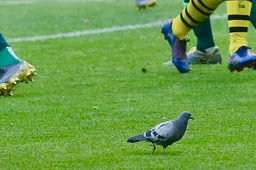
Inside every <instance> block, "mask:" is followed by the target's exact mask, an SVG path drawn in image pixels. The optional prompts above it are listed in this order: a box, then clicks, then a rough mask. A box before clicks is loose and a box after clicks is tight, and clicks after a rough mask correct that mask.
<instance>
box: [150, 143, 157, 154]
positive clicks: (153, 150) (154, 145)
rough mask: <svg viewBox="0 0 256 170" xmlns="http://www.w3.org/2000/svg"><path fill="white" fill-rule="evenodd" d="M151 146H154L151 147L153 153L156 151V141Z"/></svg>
mask: <svg viewBox="0 0 256 170" xmlns="http://www.w3.org/2000/svg"><path fill="white" fill-rule="evenodd" d="M151 146H153V148H152V149H151V152H152V153H153V152H155V150H156V144H155V143H152V145H151Z"/></svg>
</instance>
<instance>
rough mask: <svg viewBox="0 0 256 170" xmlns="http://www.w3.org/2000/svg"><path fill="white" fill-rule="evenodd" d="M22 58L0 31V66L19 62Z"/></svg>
mask: <svg viewBox="0 0 256 170" xmlns="http://www.w3.org/2000/svg"><path fill="white" fill-rule="evenodd" d="M19 62H20V59H19V58H18V57H17V56H16V54H15V53H14V52H13V50H12V48H11V47H9V46H8V43H7V41H6V40H5V39H4V37H3V35H2V34H1V33H0V68H2V67H3V66H8V65H12V64H16V63H19Z"/></svg>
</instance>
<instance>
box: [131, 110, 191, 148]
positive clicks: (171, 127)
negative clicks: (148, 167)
mask: <svg viewBox="0 0 256 170" xmlns="http://www.w3.org/2000/svg"><path fill="white" fill-rule="evenodd" d="M189 119H193V120H194V118H193V116H192V115H191V113H189V112H186V111H184V112H182V113H181V114H180V115H179V117H178V118H177V119H176V120H170V121H167V122H163V123H160V124H158V125H156V126H155V127H153V128H152V129H150V130H148V131H147V132H145V133H144V134H140V135H137V136H134V137H130V138H129V139H128V140H127V142H130V143H135V142H140V141H146V142H152V144H153V148H152V150H151V151H152V152H154V151H155V150H156V145H162V146H163V149H164V151H166V148H167V147H168V146H169V145H172V144H173V143H174V142H177V141H179V140H180V139H181V138H182V137H183V136H184V134H185V132H186V129H187V125H188V120H189Z"/></svg>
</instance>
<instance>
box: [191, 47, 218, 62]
mask: <svg viewBox="0 0 256 170" xmlns="http://www.w3.org/2000/svg"><path fill="white" fill-rule="evenodd" d="M209 49H211V50H208V49H206V52H202V51H199V50H197V49H196V47H192V48H191V49H190V51H189V52H188V53H187V57H188V61H189V63H190V64H218V63H219V64H221V62H222V58H221V54H220V50H219V48H218V47H216V46H215V47H212V48H209Z"/></svg>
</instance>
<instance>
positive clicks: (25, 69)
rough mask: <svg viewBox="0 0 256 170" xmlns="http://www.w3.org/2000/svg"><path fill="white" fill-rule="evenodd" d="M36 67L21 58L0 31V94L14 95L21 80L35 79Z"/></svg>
mask: <svg viewBox="0 0 256 170" xmlns="http://www.w3.org/2000/svg"><path fill="white" fill-rule="evenodd" d="M34 74H36V69H35V68H34V67H33V66H32V65H30V64H29V63H27V62H26V61H22V60H20V59H19V58H18V57H17V56H16V54H15V53H14V51H13V50H12V48H11V47H10V46H9V45H8V43H7V41H6V40H5V39H4V37H3V35H2V34H1V33H0V96H9V95H12V91H14V90H15V86H16V85H17V84H18V83H20V82H29V81H33V79H32V77H33V75H34Z"/></svg>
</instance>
